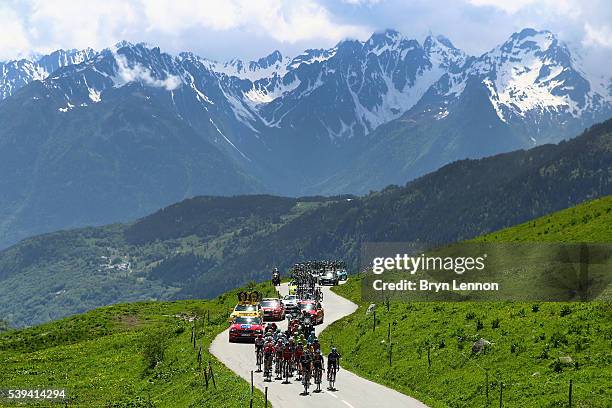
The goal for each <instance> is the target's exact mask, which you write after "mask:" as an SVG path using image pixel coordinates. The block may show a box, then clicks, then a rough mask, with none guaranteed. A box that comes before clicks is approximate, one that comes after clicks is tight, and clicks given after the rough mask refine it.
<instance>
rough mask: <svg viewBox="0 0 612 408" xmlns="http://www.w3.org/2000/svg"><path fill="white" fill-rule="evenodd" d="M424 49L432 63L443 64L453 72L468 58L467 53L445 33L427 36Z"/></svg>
mask: <svg viewBox="0 0 612 408" xmlns="http://www.w3.org/2000/svg"><path fill="white" fill-rule="evenodd" d="M423 49H424V50H425V52H426V53H427V55H429V57H430V59H431V61H432V63H434V64H436V65H440V66H443V67H444V68H446V69H448V70H449V71H451V72H454V71H457V70H458V69H459V68H461V67H462V66H463V65H464V64H465V62H466V60H467V55H466V54H465V53H464V52H463V51H461V50H460V49H458V48H457V47H455V46H454V45H453V43H452V42H451V41H450V40H449V39H448V38H446V37H444V36H443V35H437V36H435V37H434V36H432V35H429V36H427V38H425V41H424V42H423Z"/></svg>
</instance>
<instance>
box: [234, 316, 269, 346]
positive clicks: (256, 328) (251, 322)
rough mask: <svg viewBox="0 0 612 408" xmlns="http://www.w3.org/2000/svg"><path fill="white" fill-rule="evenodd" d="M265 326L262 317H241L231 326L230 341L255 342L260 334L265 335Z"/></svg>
mask: <svg viewBox="0 0 612 408" xmlns="http://www.w3.org/2000/svg"><path fill="white" fill-rule="evenodd" d="M263 331H264V324H263V319H262V318H261V317H256V316H239V317H236V318H234V320H232V322H231V324H230V329H229V341H230V343H234V342H237V341H255V339H256V338H257V336H258V335H259V334H263Z"/></svg>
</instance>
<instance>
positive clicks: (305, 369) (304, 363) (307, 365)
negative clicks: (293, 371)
mask: <svg viewBox="0 0 612 408" xmlns="http://www.w3.org/2000/svg"><path fill="white" fill-rule="evenodd" d="M300 366H301V368H302V377H303V378H304V383H306V382H308V383H310V373H311V370H312V354H311V353H310V350H308V349H305V350H304V354H302V357H300Z"/></svg>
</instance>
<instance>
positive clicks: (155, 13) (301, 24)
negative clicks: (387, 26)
mask: <svg viewBox="0 0 612 408" xmlns="http://www.w3.org/2000/svg"><path fill="white" fill-rule="evenodd" d="M143 8H144V13H145V15H146V17H147V22H148V27H147V29H148V30H158V31H162V32H166V33H175V34H176V33H180V32H185V31H188V30H189V29H191V28H193V27H205V28H209V29H212V30H217V31H224V30H232V29H235V30H242V31H245V32H248V33H253V34H258V35H264V36H268V37H271V38H273V39H275V40H276V41H278V42H281V43H295V42H298V41H303V40H309V39H315V38H324V39H327V40H334V41H339V40H341V39H343V38H346V37H356V36H364V35H367V33H368V30H367V29H365V28H364V27H362V26H358V25H350V24H340V23H338V22H337V21H334V19H333V16H332V15H331V14H330V13H329V11H328V10H327V9H326V8H325V7H323V6H322V5H320V4H318V3H316V2H315V1H313V0H302V1H291V0H260V1H252V0H226V1H222V2H218V1H213V0H200V1H198V0H184V1H180V2H168V1H164V0H149V1H144V2H143Z"/></svg>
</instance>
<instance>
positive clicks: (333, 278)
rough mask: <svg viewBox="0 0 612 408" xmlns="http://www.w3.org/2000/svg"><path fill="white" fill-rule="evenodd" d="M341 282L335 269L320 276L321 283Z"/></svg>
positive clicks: (333, 283) (335, 283)
mask: <svg viewBox="0 0 612 408" xmlns="http://www.w3.org/2000/svg"><path fill="white" fill-rule="evenodd" d="M339 282H340V280H339V279H338V274H337V273H336V272H334V271H327V272H325V274H324V275H322V276H321V277H319V285H334V286H335V285H337V284H338V283H339Z"/></svg>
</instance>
